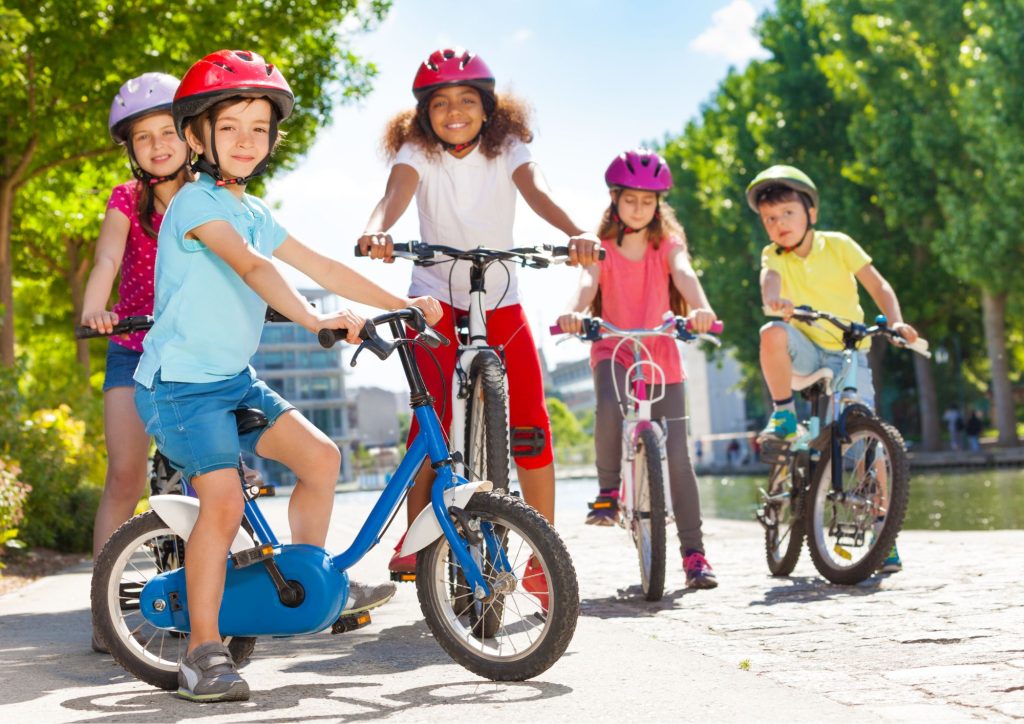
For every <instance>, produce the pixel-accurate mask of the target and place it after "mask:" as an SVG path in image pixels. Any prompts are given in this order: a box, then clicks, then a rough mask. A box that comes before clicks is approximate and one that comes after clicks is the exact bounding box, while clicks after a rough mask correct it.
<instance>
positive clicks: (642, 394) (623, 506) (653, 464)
mask: <svg viewBox="0 0 1024 724" xmlns="http://www.w3.org/2000/svg"><path fill="white" fill-rule="evenodd" d="M711 331H712V332H713V334H696V333H694V332H692V331H691V330H690V328H689V320H687V319H686V318H685V317H676V316H672V315H668V314H666V315H665V321H664V322H663V323H662V324H661V325H660V326H658V327H655V328H654V329H621V328H619V327H616V326H615V325H614V324H612V323H610V322H607V321H605V320H603V319H601V318H599V317H585V318H584V319H583V331H582V332H581V333H580V334H578V335H574V336H577V337H579V338H580V339H582V340H585V341H587V342H596V341H598V340H600V339H604V338H607V337H613V338H616V339H618V340H619V341H618V343H617V344H616V346H615V352H614V354H613V356H612V359H618V358H619V357H618V354H619V350H620V349H621V348H622V346H623V345H629V350H630V352H631V354H632V359H633V361H632V363H631V364H630V365H629V367H627V368H626V375H625V379H626V381H627V383H628V386H627V389H619V387H618V383H616V387H615V397H616V399H617V400H618V403H619V406H620V407H621V408H622V409H623V413H624V414H623V420H622V468H621V470H622V483H621V487H620V488H619V506H620V512H621V515H620V516H619V520H618V523H619V525H620V526H621V527H623V528H625V529H626V530H627V531H629V533H630V535H631V536H632V538H633V544H634V545H635V546H636V551H637V557H638V559H639V563H640V585H641V588H642V589H643V592H644V598H646V599H647V600H648V601H660V600H661V597H662V595H664V592H665V555H666V554H665V530H666V528H667V527H668V524H669V523H670V522H672V521H673V520H674V516H673V514H672V506H671V492H670V490H669V487H668V460H667V457H666V453H665V439H666V437H667V434H668V429H667V425H666V420H665V419H664V418H662V419H658V420H656V419H653V417H652V414H651V409H652V407H653V405H654V403H656V402H658V401H660V400H661V399H662V398H663V397H664V394H665V393H664V389H665V386H664V381H665V374H664V372H663V371H662V369H661V367H660V366H659V365H658V364H657V363H656V362H655V361H654V360H653V359H651V358H650V355H649V354H648V353H647V349H646V348H645V347H644V346H643V344H642V343H641V340H642V339H643V338H645V337H674V338H675V339H678V340H680V341H683V342H695V341H697V340H704V341H707V342H710V343H712V344H714V345H715V346H720V345H721V342H720V341H719V339H718V337H716V336H715V335H716V334H720V333H721V331H722V323H721V322H715V324H714V326H713V327H712V329H711ZM550 332H551V334H563V332H562V330H561V328H560V327H558V326H557V325H555V326H552V327H551V328H550ZM649 391H653V392H654V396H651V397H648V392H649Z"/></svg>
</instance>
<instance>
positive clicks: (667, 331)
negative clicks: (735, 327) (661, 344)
mask: <svg viewBox="0 0 1024 724" xmlns="http://www.w3.org/2000/svg"><path fill="white" fill-rule="evenodd" d="M724 328H725V324H724V323H723V322H722V320H720V319H718V320H715V321H714V323H712V325H711V329H710V330H709V331H708V333H705V334H697V333H696V332H694V331H693V323H692V321H691V320H689V319H687V318H686V317H672V318H671V319H666V320H665V322H664V323H663V324H662V325H661V326H660V327H655V328H653V329H622V328H620V327H616V326H615V325H614V324H612V323H611V322H606V321H605V320H603V319H601V318H600V317H584V318H583V331H582V332H581V333H580V334H577V335H575V336H577V337H579V338H580V339H583V340H586V341H588V342H596V341H597V340H599V339H602V338H604V336H605V335H604V333H605V332H608V333H610V334H612V335H613V336H616V337H633V338H641V337H662V336H673V337H675V338H676V339H679V340H681V341H683V342H693V341H694V340H697V339H702V340H704V341H706V342H711V343H712V344H714V345H716V346H721V344H722V343H721V341H720V340H719V339H718V337H716V336H715V335H719V334H721V333H722V330H723V329H724ZM548 332H549V333H551V334H553V335H555V334H567V333H566V332H563V331H562V328H561V327H559V326H558V325H557V324H553V325H551V326H550V327H548Z"/></svg>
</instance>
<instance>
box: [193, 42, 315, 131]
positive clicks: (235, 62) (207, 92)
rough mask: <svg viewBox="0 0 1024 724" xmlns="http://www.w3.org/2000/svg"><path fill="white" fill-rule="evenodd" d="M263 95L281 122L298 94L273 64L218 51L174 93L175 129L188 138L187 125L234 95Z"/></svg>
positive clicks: (195, 68)
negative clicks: (208, 109)
mask: <svg viewBox="0 0 1024 724" xmlns="http://www.w3.org/2000/svg"><path fill="white" fill-rule="evenodd" d="M238 95H242V96H257V97H259V96H263V97H266V98H267V99H268V100H269V101H270V103H271V105H273V106H274V108H275V109H276V110H277V120H278V122H280V121H283V120H284V119H286V118H287V117H288V116H290V115H291V113H292V107H293V106H294V105H295V94H293V93H292V89H291V88H290V87H289V86H288V81H286V80H285V79H284V76H283V75H281V71H279V70H278V69H277V68H276V67H275V66H274V65H273V64H271V63H268V62H267V61H266V60H264V59H263V56H261V55H259V54H258V53H253V52H250V51H248V50H218V51H217V52H216V53H210V54H209V55H207V56H206V57H205V58H203V59H202V60H200V61H198V62H197V63H195V64H194V65H193V66H192V67H191V68H189V69H188V72H187V73H185V77H184V78H182V79H181V85H180V86H178V92H177V93H175V94H174V110H173V113H174V126H175V128H177V129H178V135H179V136H181V137H182V138H185V131H184V126H185V122H186V121H188V119H189V118H193V117H195V116H198V115H199V114H200V113H202V112H203V111H205V110H206V109H207V108H209V107H210V106H212V105H214V104H215V103H217V102H218V101H222V100H224V99H225V98H230V97H231V96H238Z"/></svg>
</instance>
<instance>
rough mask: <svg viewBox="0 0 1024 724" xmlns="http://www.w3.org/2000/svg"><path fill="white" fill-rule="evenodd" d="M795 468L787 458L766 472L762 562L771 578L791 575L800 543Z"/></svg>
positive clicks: (799, 486)
mask: <svg viewBox="0 0 1024 724" xmlns="http://www.w3.org/2000/svg"><path fill="white" fill-rule="evenodd" d="M798 466H799V465H798V464H797V462H796V460H795V459H794V458H793V457H791V458H790V459H789V460H788V461H787V462H785V463H781V464H778V465H772V467H771V469H770V470H769V471H768V488H767V490H766V491H765V492H766V493H767V496H765V499H764V507H763V508H762V510H761V516H760V518H761V523H762V524H763V525H764V526H765V531H764V552H765V560H766V561H767V563H768V570H769V571H770V572H771V574H772V575H773V576H788V575H789V574H790V573H792V572H793V569H794V568H796V564H797V561H798V560H800V549H801V548H802V547H803V544H804V534H805V531H806V528H805V522H804V515H803V496H802V493H803V490H802V483H801V482H800V474H799V473H797V474H796V475H795V476H794V473H793V469H794V467H798ZM804 469H806V467H805V468H804Z"/></svg>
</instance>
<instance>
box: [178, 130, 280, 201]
mask: <svg viewBox="0 0 1024 724" xmlns="http://www.w3.org/2000/svg"><path fill="white" fill-rule="evenodd" d="M215 134H216V131H215V129H214V124H213V123H211V124H210V154H211V155H212V156H213V163H210V162H209V161H208V160H207V158H206V156H205V154H200V155H199V156H198V157H196V160H195V161H193V162H192V170H193V171H197V172H202V173H205V174H207V175H209V176H212V177H213V178H214V180H215V181H216V182H217V185H218V186H233V185H236V184H237V185H238V186H245V185H246V184H247V183H249V182H250V181H252V180H253V179H254V178H256V177H257V176H259V175H261V174H262V173H264V172H265V171H266V170H267V165H268V164H269V163H270V153H271V151H272V150H273V148H274V143H275V142H276V141H277V113H276V112H272V113H271V114H270V149H271V151H267V155H266V156H264V157H263V160H262V161H260V162H259V163H258V164H256V168H254V169H253V170H252V173H250V174H249V175H248V176H236V177H235V178H228V179H226V178H224V177H223V176H221V173H220V157H219V156H218V155H217V140H216V137H215Z"/></svg>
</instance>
